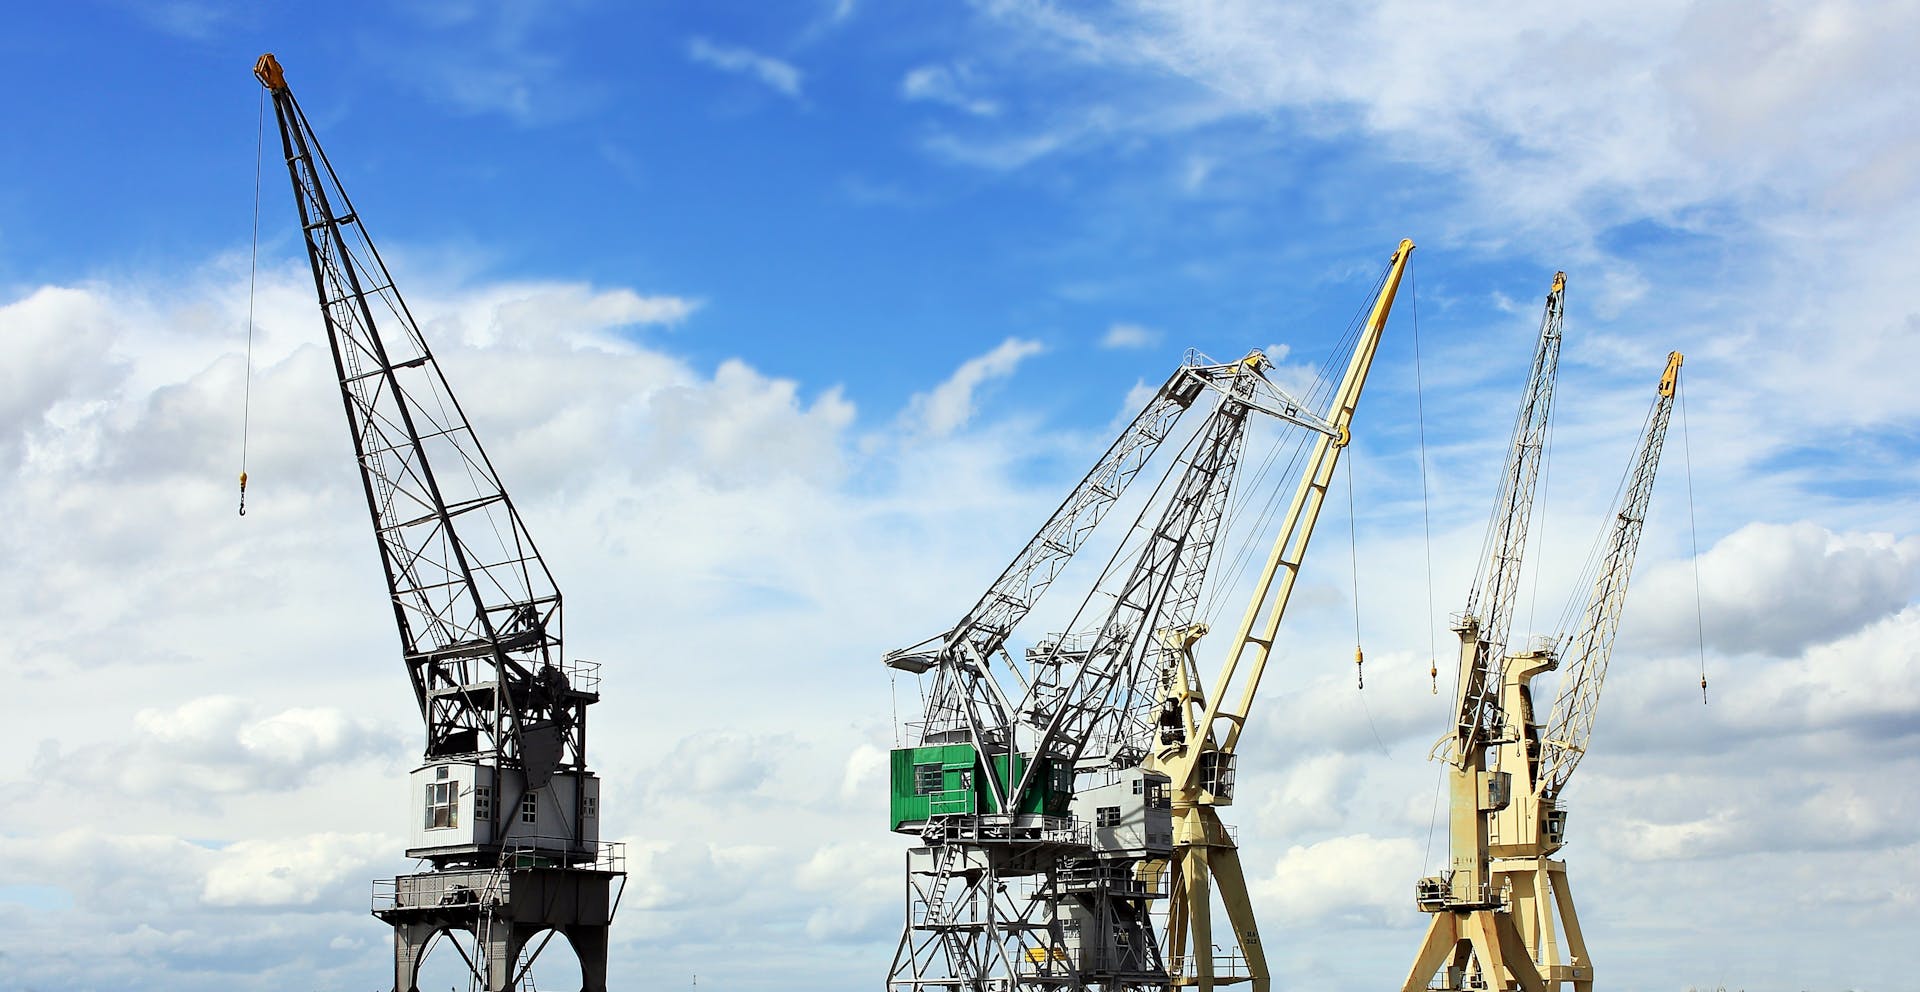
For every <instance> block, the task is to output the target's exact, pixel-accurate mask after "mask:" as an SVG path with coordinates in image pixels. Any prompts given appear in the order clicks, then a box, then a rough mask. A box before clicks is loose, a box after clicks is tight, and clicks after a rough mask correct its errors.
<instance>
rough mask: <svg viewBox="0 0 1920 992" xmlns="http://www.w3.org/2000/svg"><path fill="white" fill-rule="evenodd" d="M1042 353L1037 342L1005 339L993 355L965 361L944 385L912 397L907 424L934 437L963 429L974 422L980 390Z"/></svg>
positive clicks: (994, 350)
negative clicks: (968, 423)
mask: <svg viewBox="0 0 1920 992" xmlns="http://www.w3.org/2000/svg"><path fill="white" fill-rule="evenodd" d="M1042 350H1044V349H1042V347H1041V345H1040V342H1038V341H1029V340H1026V339H1023V338H1008V339H1006V340H1005V341H1002V342H1000V344H999V346H997V347H995V348H994V349H993V350H992V351H989V352H987V353H986V354H984V355H980V356H978V357H975V358H969V359H967V360H966V361H964V362H962V363H960V367H959V368H957V369H955V370H954V371H953V374H952V375H951V376H948V377H947V380H946V381H945V382H942V383H941V384H940V385H938V386H935V387H934V388H933V389H932V390H931V391H929V392H925V393H919V394H916V395H915V396H914V397H913V400H912V401H911V403H910V404H909V405H908V408H907V419H908V421H909V422H910V423H912V424H914V425H915V426H917V427H918V428H919V429H920V430H922V431H924V432H925V433H926V434H928V435H931V436H933V437H942V436H945V435H947V434H951V433H953V432H954V431H956V430H959V429H960V428H962V427H965V426H966V425H967V422H968V421H970V420H972V419H973V412H974V394H975V393H976V392H978V391H979V390H980V388H981V387H982V386H985V385H986V384H988V383H991V382H994V381H995V380H999V379H1004V378H1007V377H1008V376H1010V375H1012V374H1013V373H1014V370H1015V369H1017V368H1019V367H1020V363H1021V362H1022V361H1024V360H1025V359H1027V358H1030V357H1032V356H1034V355H1037V354H1039V353H1040V352H1041V351H1042Z"/></svg>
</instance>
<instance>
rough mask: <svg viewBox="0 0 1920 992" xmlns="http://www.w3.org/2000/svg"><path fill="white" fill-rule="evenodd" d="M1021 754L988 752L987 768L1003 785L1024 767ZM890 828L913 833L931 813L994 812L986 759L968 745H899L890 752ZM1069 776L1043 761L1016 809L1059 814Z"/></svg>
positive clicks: (1064, 803)
mask: <svg viewBox="0 0 1920 992" xmlns="http://www.w3.org/2000/svg"><path fill="white" fill-rule="evenodd" d="M1027 760H1028V759H1027V756H1026V755H1024V754H998V755H994V756H993V772H994V774H995V775H996V776H997V777H998V778H999V779H1000V781H1001V782H1003V783H1007V784H1008V785H1009V786H1011V784H1012V783H1013V782H1015V781H1018V779H1019V776H1020V775H1021V773H1023V772H1025V771H1026V769H1027ZM891 764H892V774H891V775H890V776H889V779H890V782H891V793H892V795H891V803H890V810H889V812H890V816H889V820H890V822H891V829H893V830H897V831H900V832H901V833H917V832H918V831H919V829H920V826H921V825H922V824H924V823H926V821H927V820H928V819H929V818H930V817H934V816H943V815H956V814H966V813H995V812H999V810H998V808H997V807H996V805H995V803H994V799H993V790H992V789H990V788H988V787H987V782H986V778H985V776H986V762H983V761H981V760H980V758H979V755H978V754H976V753H975V751H974V749H973V745H971V744H939V745H934V746H931V747H903V748H898V749H896V750H894V751H893V753H892V756H891ZM1071 788H1072V779H1071V776H1060V775H1057V774H1055V762H1053V761H1052V760H1048V761H1047V762H1046V764H1045V768H1044V769H1043V770H1042V773H1041V778H1040V779H1039V781H1037V782H1035V783H1034V786H1033V788H1032V789H1030V790H1028V793H1027V795H1026V796H1025V797H1024V799H1023V800H1022V801H1021V802H1020V804H1019V807H1018V810H1019V812H1021V813H1029V814H1032V813H1045V814H1048V815H1051V816H1064V815H1065V814H1066V812H1067V806H1068V802H1069V800H1071V799H1072V792H1071Z"/></svg>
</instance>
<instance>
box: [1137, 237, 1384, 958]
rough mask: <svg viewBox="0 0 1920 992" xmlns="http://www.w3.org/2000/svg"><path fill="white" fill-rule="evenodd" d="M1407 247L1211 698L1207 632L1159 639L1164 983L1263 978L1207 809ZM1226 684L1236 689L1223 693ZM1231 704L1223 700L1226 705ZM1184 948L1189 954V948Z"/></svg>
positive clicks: (1229, 777) (1220, 790) (1214, 803)
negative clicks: (1229, 957) (1167, 802)
mask: <svg viewBox="0 0 1920 992" xmlns="http://www.w3.org/2000/svg"><path fill="white" fill-rule="evenodd" d="M1412 252H1413V242H1412V241H1410V240H1403V241H1401V242H1400V245H1399V248H1398V249H1397V250H1395V252H1394V254H1393V257H1392V259H1391V260H1390V261H1389V263H1388V267H1387V274H1386V278H1385V280H1384V281H1383V283H1382V285H1381V288H1380V291H1379V294H1378V295H1377V296H1376V298H1375V300H1374V303H1373V309H1372V311H1371V313H1370V314H1369V316H1368V318H1367V321H1366V323H1365V324H1364V325H1363V326H1362V328H1361V331H1360V336H1359V339H1358V340H1357V342H1356V343H1355V345H1354V349H1353V357H1352V358H1351V359H1350V360H1349V361H1348V363H1347V370H1346V374H1345V376H1344V377H1343V378H1342V380H1341V382H1340V386H1339V389H1338V391H1337V392H1336V393H1335V394H1334V396H1333V400H1332V404H1331V407H1330V411H1329V414H1328V416H1327V418H1326V419H1327V421H1328V422H1329V423H1330V425H1331V426H1332V427H1333V433H1332V434H1323V435H1322V436H1321V437H1320V438H1319V440H1318V441H1317V442H1316V443H1315V445H1314V448H1313V453H1312V456H1311V457H1310V458H1309V460H1308V462H1307V465H1306V468H1305V471H1304V472H1303V474H1302V475H1301V479H1300V485H1299V488H1298V489H1297V490H1296V491H1295V493H1294V496H1293V502H1292V503H1291V504H1290V505H1289V506H1288V508H1287V514H1286V517H1285V519H1284V522H1283V523H1282V525H1281V528H1280V533H1279V535H1278V536H1277V537H1276V538H1275V540H1274V544H1273V551H1272V553H1271V554H1270V555H1269V557H1268V558H1267V563H1266V567H1265V569H1264V570H1263V571H1262V572H1261V575H1260V579H1259V582H1258V584H1257V585H1256V587H1255V590H1254V594H1253V598H1252V601H1251V602H1250V603H1249V604H1248V606H1247V613H1246V616H1245V617H1244V618H1243V619H1242V620H1241V622H1240V627H1239V629H1238V630H1237V631H1236V632H1235V634H1234V638H1233V640H1232V641H1231V642H1230V643H1229V645H1228V647H1227V659H1226V663H1225V665H1224V667H1222V669H1221V671H1220V673H1219V675H1218V676H1217V678H1216V679H1215V681H1214V685H1213V689H1212V691H1211V692H1207V693H1203V692H1202V691H1201V688H1200V679H1199V676H1198V673H1197V670H1196V668H1195V666H1194V663H1193V646H1194V644H1195V642H1197V641H1198V640H1199V638H1200V637H1201V636H1203V635H1204V634H1205V633H1206V628H1205V627H1204V626H1202V625H1194V626H1190V627H1186V628H1183V629H1179V630H1170V631H1166V632H1164V633H1163V634H1162V637H1163V639H1164V641H1165V642H1166V643H1167V646H1168V647H1169V648H1170V649H1171V650H1172V652H1173V653H1174V655H1175V657H1177V658H1178V659H1179V662H1178V663H1177V664H1176V665H1174V666H1173V671H1172V672H1171V673H1170V674H1171V678H1170V680H1169V682H1170V684H1169V686H1168V688H1167V697H1166V699H1167V703H1168V706H1167V709H1166V712H1167V717H1166V721H1167V722H1168V724H1169V726H1168V727H1167V729H1166V733H1165V735H1164V736H1163V741H1164V743H1163V744H1162V745H1161V746H1160V747H1159V748H1158V749H1156V750H1155V751H1154V753H1153V754H1151V755H1149V756H1148V758H1147V760H1146V761H1145V762H1144V763H1143V764H1144V766H1145V767H1146V768H1147V769H1148V770H1150V771H1155V772H1159V773H1162V774H1165V775H1166V776H1167V777H1168V778H1169V779H1170V780H1171V790H1172V798H1173V854H1172V857H1171V859H1170V868H1171V884H1170V886H1169V896H1168V912H1167V917H1168V921H1167V929H1168V934H1167V943H1166V947H1167V954H1168V971H1169V973H1170V975H1171V977H1172V980H1173V984H1174V985H1175V986H1180V987H1193V988H1198V989H1202V990H1207V989H1212V988H1215V987H1216V986H1218V985H1225V984H1231V983H1238V982H1249V983H1251V985H1252V987H1253V989H1254V992H1267V990H1268V989H1269V988H1270V987H1271V984H1272V980H1271V977H1270V975H1269V972H1268V970H1267V961H1266V952H1265V951H1264V949H1262V947H1261V946H1260V931H1259V927H1258V926H1257V925H1256V924H1255V922H1254V918H1253V906H1252V904H1251V902H1250V901H1249V900H1248V897H1247V883H1246V877H1245V875H1244V873H1243V872H1242V870H1241V866H1240V853H1239V850H1238V847H1237V845H1236V843H1235V842H1234V840H1233V838H1232V837H1231V836H1230V835H1229V833H1228V831H1227V828H1226V825H1225V824H1224V823H1223V822H1222V821H1221V819H1220V814H1219V812H1218V808H1219V807H1221V806H1227V805H1231V804H1232V802H1233V778H1234V754H1235V747H1236V746H1237V745H1238V744H1239V741H1240V734H1241V731H1242V730H1244V729H1245V728H1246V722H1247V715H1248V713H1249V712H1250V711H1251V709H1252V707H1253V700H1254V695H1255V693H1257V692H1258V691H1259V688H1260V679H1261V676H1262V675H1263V674H1264V673H1265V671H1266V665H1267V659H1268V656H1269V655H1270V654H1271V652H1272V650H1273V641H1274V637H1275V636H1276V634H1278V632H1279V629H1280V620H1281V617H1282V616H1284V615H1285V613H1286V610H1287V600H1288V599H1289V598H1290V597H1291V596H1292V594H1293V586H1294V580H1295V578H1296V577H1297V576H1298V575H1299V572H1300V563H1301V561H1302V560H1303V559H1304V558H1305V557H1306V552H1307V542H1308V540H1309V539H1310V538H1311V537H1312V536H1313V528H1314V524H1315V523H1316V522H1317V521H1318V520H1319V517H1320V508H1321V506H1322V504H1324V503H1325V502H1326V496H1327V489H1328V487H1329V486H1330V485H1331V484H1332V482H1333V473H1334V467H1335V466H1336V465H1337V464H1338V463H1339V460H1340V451H1341V449H1343V448H1345V447H1346V445H1347V442H1348V441H1349V439H1350V438H1351V436H1352V435H1351V431H1350V425H1351V424H1352V422H1353V413H1354V409H1355V407H1356V406H1358V404H1359V402H1360V391H1361V388H1362V387H1364V386H1365V385H1366V381H1367V373H1368V371H1369V370H1370V369H1371V368H1372V366H1373V357H1374V353H1375V351H1376V350H1377V349H1378V347H1379V344H1380V335H1381V332H1382V331H1383V330H1384V329H1385V327H1386V323H1387V315H1388V313H1389V312H1390V311H1391V310H1392V309H1393V299H1394V294H1395V293H1396V292H1397V291H1398V290H1399V287H1400V277H1401V275H1402V274H1403V273H1404V272H1405V271H1406V267H1407V258H1408V256H1409V255H1410V254H1412ZM1236 677H1238V678H1239V680H1240V681H1239V692H1238V695H1237V696H1234V695H1233V694H1232V693H1233V690H1234V688H1235V685H1236ZM1230 698H1231V699H1233V702H1232V704H1231V705H1228V704H1227V703H1226V701H1227V700H1228V699H1230ZM1216 888H1217V889H1218V890H1219V893H1220V899H1221V903H1222V904H1223V905H1224V907H1225V908H1226V911H1227V918H1228V922H1229V925H1230V926H1231V927H1232V930H1233V937H1234V946H1235V947H1236V948H1237V950H1238V953H1239V954H1240V955H1241V956H1243V957H1244V960H1245V969H1244V974H1242V973H1238V971H1239V970H1238V969H1235V971H1236V973H1234V974H1231V975H1221V974H1218V971H1219V969H1218V968H1217V967H1216V964H1217V962H1216V959H1215V955H1214V943H1213V923H1212V902H1211V892H1212V891H1213V890H1214V889H1216ZM1188 948H1191V949H1192V952H1191V953H1188Z"/></svg>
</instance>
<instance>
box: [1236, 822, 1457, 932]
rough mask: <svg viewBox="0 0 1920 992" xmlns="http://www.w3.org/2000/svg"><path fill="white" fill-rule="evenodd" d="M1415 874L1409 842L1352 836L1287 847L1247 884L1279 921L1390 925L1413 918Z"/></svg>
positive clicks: (1415, 855) (1415, 853)
mask: <svg viewBox="0 0 1920 992" xmlns="http://www.w3.org/2000/svg"><path fill="white" fill-rule="evenodd" d="M1419 869H1420V851H1419V848H1417V847H1415V846H1414V843H1413V841H1411V840H1408V839H1405V838H1397V837H1375V836H1373V835H1371V834H1351V835H1347V836H1341V837H1333V838H1329V839H1327V840H1323V841H1319V842H1317V843H1314V844H1307V845H1295V846H1293V847H1290V848H1288V849H1287V853H1285V854H1284V855H1281V857H1280V860H1279V861H1278V862H1277V863H1276V864H1275V865H1274V866H1273V871H1272V872H1271V873H1270V874H1269V875H1267V876H1266V877H1265V878H1249V879H1248V885H1249V887H1252V888H1254V889H1255V891H1256V892H1258V893H1259V894H1260V895H1261V896H1263V897H1264V898H1265V900H1266V903H1267V905H1268V906H1271V907H1273V908H1274V909H1276V910H1278V915H1279V917H1280V919H1282V920H1284V921H1288V922H1292V923H1304V922H1308V921H1315V922H1320V923H1325V922H1327V921H1329V920H1333V919H1340V920H1353V921H1363V922H1373V923H1394V922H1404V921H1405V920H1407V919H1409V918H1411V917H1412V916H1413V897H1412V891H1413V886H1412V880H1413V879H1414V878H1416V877H1417V876H1418V875H1419ZM1249 874H1251V873H1249Z"/></svg>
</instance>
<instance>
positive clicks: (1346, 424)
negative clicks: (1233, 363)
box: [1169, 239, 1413, 790]
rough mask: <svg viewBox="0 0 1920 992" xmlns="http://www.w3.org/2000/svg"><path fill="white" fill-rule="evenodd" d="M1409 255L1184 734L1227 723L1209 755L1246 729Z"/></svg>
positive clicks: (1183, 770)
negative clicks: (1232, 696) (1238, 682)
mask: <svg viewBox="0 0 1920 992" xmlns="http://www.w3.org/2000/svg"><path fill="white" fill-rule="evenodd" d="M1412 253H1413V242H1412V241H1411V240H1404V239H1403V240H1402V241H1401V242H1400V246H1399V248H1398V250H1396V251H1395V252H1394V254H1393V258H1392V259H1391V261H1389V263H1388V265H1387V274H1386V279H1385V282H1384V283H1383V284H1382V286H1381V289H1380V293H1379V295H1378V296H1377V297H1376V298H1375V299H1374V303H1373V310H1372V312H1371V313H1370V314H1369V315H1368V317H1367V322H1366V323H1365V324H1364V325H1363V326H1362V328H1361V331H1360V337H1359V340H1358V341H1357V342H1356V343H1355V345H1354V349H1353V357H1352V358H1350V359H1349V360H1348V363H1347V371H1346V375H1345V376H1344V377H1343V378H1342V379H1341V381H1340V387H1339V389H1338V390H1337V391H1336V392H1335V393H1334V395H1333V400H1332V402H1331V405H1330V407H1329V414H1328V416H1327V418H1326V420H1327V421H1328V423H1330V424H1331V425H1332V426H1333V428H1334V431H1335V433H1333V434H1322V435H1321V436H1320V438H1319V439H1318V440H1317V441H1316V442H1315V443H1314V448H1313V454H1312V455H1311V456H1310V457H1309V458H1308V460H1307V465H1306V468H1305V470H1304V471H1303V473H1302V475H1301V477H1300V486H1299V488H1298V489H1297V490H1296V491H1295V492H1294V495H1293V502H1292V504H1291V505H1289V506H1288V508H1287V515H1286V517H1285V518H1284V519H1283V522H1282V524H1281V528H1280V533H1279V534H1278V535H1277V536H1276V537H1275V539H1274V543H1273V551H1272V553H1271V554H1270V555H1269V556H1268V558H1267V564H1266V567H1265V568H1264V569H1263V570H1262V572H1261V575H1260V579H1259V581H1258V582H1257V583H1256V584H1255V586H1254V594H1253V599H1252V600H1251V601H1250V602H1249V603H1248V604H1247V612H1246V615H1245V616H1244V617H1243V618H1242V619H1241V621H1240V627H1239V629H1238V630H1237V631H1236V632H1235V633H1234V637H1233V640H1232V641H1230V642H1228V644H1227V661H1226V664H1225V665H1224V666H1222V668H1221V670H1220V674H1219V676H1218V677H1217V679H1216V681H1215V683H1214V689H1213V692H1212V693H1211V694H1210V696H1209V700H1208V703H1207V707H1206V710H1205V711H1204V712H1203V713H1202V714H1201V716H1200V718H1199V720H1198V721H1196V725H1195V727H1194V728H1193V729H1192V731H1190V732H1189V734H1188V737H1187V740H1188V741H1190V742H1198V741H1201V740H1202V739H1210V738H1212V736H1213V732H1214V724H1215V722H1216V721H1222V720H1224V721H1226V723H1227V724H1228V726H1227V728H1226V732H1225V734H1224V736H1223V737H1222V738H1221V739H1220V742H1219V745H1218V747H1217V748H1216V749H1215V750H1217V751H1218V752H1220V753H1221V754H1223V755H1231V754H1232V753H1233V750H1234V747H1235V745H1237V744H1238V743H1239V740H1240V732H1241V730H1242V729H1244V727H1245V725H1246V720H1247V714H1248V712H1249V711H1250V710H1251V709H1252V707H1253V699H1254V696H1255V694H1256V693H1258V692H1259V690H1260V680H1261V677H1262V676H1263V675H1264V674H1265V672H1266V664H1267V658H1268V656H1269V655H1270V654H1271V653H1272V651H1273V639H1274V637H1275V636H1277V635H1278V634H1279V632H1280V620H1281V618H1282V617H1284V616H1285V615H1286V612H1287V603H1288V601H1289V600H1290V599H1291V598H1292V595H1293V585H1294V581H1295V579H1297V578H1298V577H1299V574H1300V564H1301V562H1302V561H1304V560H1305V558H1306V554H1307V542H1308V541H1310V540H1311V539H1312V538H1313V528H1314V525H1315V524H1316V523H1317V522H1318V521H1319V519H1320V508H1321V506H1322V505H1323V504H1324V503H1325V502H1326V497H1327V489H1328V487H1329V486H1331V485H1332V484H1333V470H1334V468H1335V467H1336V466H1337V465H1338V464H1339V461H1340V452H1341V450H1342V449H1343V448H1345V447H1346V444H1347V440H1348V438H1349V437H1350V436H1351V425H1352V423H1353V414H1354V410H1355V409H1356V408H1357V407H1358V406H1359V404H1360V391H1361V390H1362V389H1364V388H1365V387H1366V384H1367V373H1368V372H1369V371H1370V370H1371V369H1372V368H1373V356H1374V353H1375V352H1376V351H1377V350H1378V349H1379V347H1380V337H1381V334H1382V333H1383V332H1384V331H1385V330H1386V326H1387V315H1388V314H1390V313H1391V312H1392V311H1393V300H1394V296H1395V294H1396V293H1397V292H1398V291H1399V288H1400V277H1401V276H1402V275H1403V274H1404V273H1405V272H1406V268H1407V260H1408V257H1409V256H1410V255H1412ZM1256 626H1258V628H1259V631H1260V632H1259V633H1258V634H1255V633H1254V629H1255V627H1256ZM1243 661H1245V662H1247V664H1248V668H1247V672H1246V679H1245V683H1244V684H1243V685H1242V686H1241V690H1240V695H1239V698H1238V699H1237V701H1236V702H1235V703H1234V705H1232V706H1230V707H1229V706H1223V705H1222V704H1223V701H1224V700H1225V699H1226V698H1227V693H1228V691H1229V689H1230V688H1231V687H1232V686H1233V684H1234V680H1235V677H1236V676H1237V675H1239V674H1240V665H1241V664H1242V662H1243ZM1206 750H1208V749H1207V748H1204V747H1200V746H1194V747H1188V748H1186V749H1185V752H1184V754H1183V755H1182V757H1181V759H1180V760H1179V763H1177V764H1175V765H1172V766H1170V767H1169V774H1170V775H1172V777H1173V780H1174V783H1175V788H1176V790H1177V789H1178V788H1180V787H1181V786H1180V784H1181V783H1182V782H1187V783H1190V784H1191V783H1193V781H1194V775H1195V773H1196V770H1197V769H1198V768H1199V765H1200V760H1201V758H1200V756H1201V754H1202V753H1204V752H1205V751H1206Z"/></svg>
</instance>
